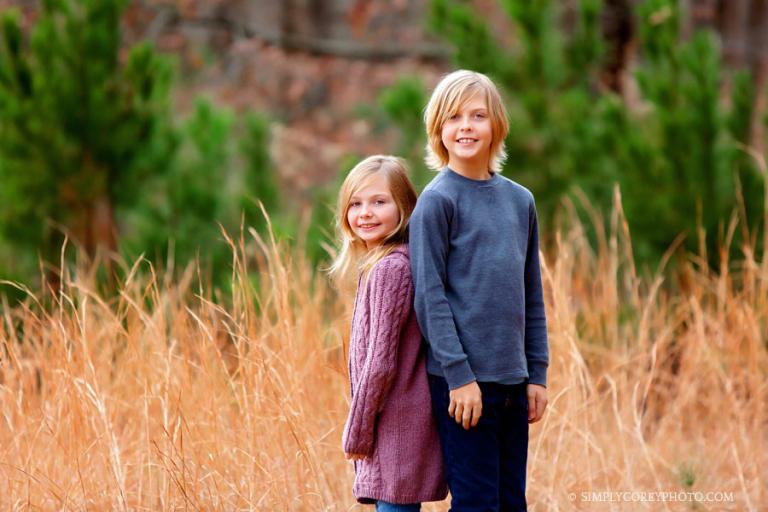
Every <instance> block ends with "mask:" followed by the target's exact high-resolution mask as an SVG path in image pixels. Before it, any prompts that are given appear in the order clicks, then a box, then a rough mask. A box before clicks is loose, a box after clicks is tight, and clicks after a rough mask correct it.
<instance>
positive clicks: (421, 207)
mask: <svg viewBox="0 0 768 512" xmlns="http://www.w3.org/2000/svg"><path fill="white" fill-rule="evenodd" d="M451 217H452V207H451V204H450V202H449V201H448V200H447V199H445V198H444V197H443V196H442V195H441V194H439V193H438V192H435V191H432V190H427V191H424V193H422V195H421V197H419V200H418V202H417V203H416V209H415V210H414V212H413V215H412V216H411V221H410V224H409V248H410V254H411V271H412V273H413V284H414V290H415V298H414V309H415V310H416V318H417V319H418V322H419V327H420V329H421V332H422V334H423V335H424V338H425V339H426V340H427V343H429V345H430V348H431V349H432V354H433V355H434V356H435V359H436V360H437V361H438V362H439V363H440V366H441V367H442V369H443V376H444V377H445V380H446V381H447V382H448V387H449V388H450V389H456V388H458V387H460V386H463V385H465V384H468V383H470V382H472V381H474V380H476V378H475V374H474V373H473V372H472V368H471V367H470V366H469V360H468V358H467V354H466V353H465V352H464V347H463V346H462V344H461V340H460V339H459V335H458V332H457V330H456V324H455V322H454V317H453V312H452V311H451V306H450V304H449V303H448V299H447V298H446V293H445V290H446V285H447V280H446V265H447V261H448V248H449V244H450V223H451Z"/></svg>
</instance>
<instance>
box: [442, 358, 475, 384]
mask: <svg viewBox="0 0 768 512" xmlns="http://www.w3.org/2000/svg"><path fill="white" fill-rule="evenodd" d="M443 375H444V376H445V381H446V382H447V383H448V389H450V390H454V389H456V388H460V387H461V386H465V385H467V384H469V383H470V382H473V381H476V380H477V377H475V373H474V372H473V371H472V368H470V366H469V361H467V360H466V359H465V360H464V361H460V362H458V363H455V364H452V365H450V366H444V367H443Z"/></svg>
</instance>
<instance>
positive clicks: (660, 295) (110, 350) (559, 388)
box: [0, 208, 768, 511]
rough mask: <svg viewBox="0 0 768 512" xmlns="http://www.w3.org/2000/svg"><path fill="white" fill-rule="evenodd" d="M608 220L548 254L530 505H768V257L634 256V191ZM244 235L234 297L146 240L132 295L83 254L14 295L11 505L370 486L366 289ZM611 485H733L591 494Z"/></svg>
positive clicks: (231, 502) (292, 504)
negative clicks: (361, 338)
mask: <svg viewBox="0 0 768 512" xmlns="http://www.w3.org/2000/svg"><path fill="white" fill-rule="evenodd" d="M610 226H611V228H610V229H609V231H608V233H606V234H605V235H604V236H602V237H600V239H599V240H600V243H599V248H598V250H597V251H593V249H591V248H590V246H589V244H588V243H587V239H586V236H585V233H584V229H583V227H582V226H581V225H579V224H574V225H573V226H571V227H570V228H568V229H567V230H564V231H562V232H560V233H558V234H557V236H556V248H555V250H554V251H553V253H552V255H551V256H550V257H547V258H546V260H545V261H546V263H545V265H544V268H543V277H544V283H545V287H546V300H547V313H548V320H549V331H550V343H551V347H550V350H551V366H550V372H549V376H550V377H549V397H550V405H549V409H548V411H547V413H546V415H545V418H544V419H543V420H542V421H541V422H540V423H538V424H536V425H534V426H533V427H532V429H531V441H530V451H529V453H530V455H529V465H528V467H529V485H528V497H529V503H530V509H531V510H572V509H579V510H761V509H762V510H765V506H766V505H765V503H766V500H768V492H767V490H766V481H767V480H768V479H767V478H766V477H767V476H768V473H767V472H766V471H767V470H768V450H767V449H766V448H767V447H766V432H768V415H767V414H766V396H767V393H766V373H768V370H767V369H768V364H767V363H768V357H767V350H766V334H767V332H768V258H766V257H765V256H764V255H763V256H762V259H760V260H758V259H757V258H756V256H755V255H754V253H753V252H752V250H751V249H750V248H749V247H744V248H743V249H744V251H743V253H744V255H743V258H741V259H739V260H738V261H728V260H727V259H724V261H723V265H722V267H721V268H720V269H719V271H717V272H712V271H709V270H707V269H706V267H705V266H704V265H702V264H700V262H699V260H700V257H696V256H692V257H690V258H689V259H688V260H687V261H685V262H682V263H681V265H680V269H681V270H680V271H679V273H678V274H677V275H678V276H681V277H680V278H679V279H678V280H679V283H680V284H679V285H676V286H667V283H665V281H664V278H663V277H661V276H662V275H663V273H662V274H659V275H657V276H656V277H651V278H642V277H640V276H638V273H637V271H636V270H635V268H634V264H633V261H632V258H631V256H630V254H631V248H630V239H629V235H628V232H627V229H626V223H625V222H624V220H623V217H622V215H621V210H620V208H617V209H616V210H615V212H614V214H613V216H612V218H611V222H610ZM732 229H736V228H735V224H732ZM231 244H232V248H233V259H232V263H233V274H232V280H233V289H234V292H233V293H232V296H231V297H229V298H228V300H227V301H226V302H227V303H231V305H229V306H227V307H221V306H219V305H217V303H214V302H213V301H211V300H210V295H207V293H208V292H206V291H204V290H203V291H201V290H200V289H199V287H198V285H197V281H196V276H195V273H194V271H193V270H189V271H188V272H187V273H186V274H185V275H184V276H183V278H181V279H180V280H178V281H177V282H170V280H169V279H168V278H167V277H163V276H158V275H156V274H155V273H154V270H153V269H152V267H151V265H149V264H148V263H147V262H146V261H143V260H142V261H138V262H136V264H135V265H134V266H133V267H132V269H130V270H129V272H128V277H127V278H126V279H125V280H124V282H123V283H122V284H121V289H120V292H119V295H118V296H117V297H116V298H113V299H106V298H105V297H104V296H102V295H101V294H99V293H97V292H96V291H95V289H96V288H95V286H94V285H93V278H92V272H91V273H89V272H88V271H87V269H82V270H79V271H77V272H75V273H73V274H65V275H64V276H63V279H62V288H61V290H60V291H59V292H58V293H57V294H56V295H54V296H48V297H42V296H41V297H35V296H34V295H32V294H30V296H29V299H28V300H27V301H26V303H25V304H24V305H23V306H19V307H14V308H9V307H8V306H7V305H6V306H4V307H3V310H2V322H0V338H1V339H2V344H3V347H2V366H1V367H0V379H1V381H0V382H1V385H0V414H1V415H2V419H1V420H0V508H2V509H3V510H17V509H18V510H108V509H114V510H177V509H178V510H248V509H250V510H269V511H271V510H307V511H315V510H328V511H336V510H350V509H355V508H357V507H358V506H356V505H355V503H354V501H353V499H352V497H351V494H350V488H351V482H352V468H351V466H350V465H349V464H348V463H347V462H346V461H345V460H344V457H343V454H342V452H341V448H340V437H341V429H342V426H343V422H344V419H345V415H346V409H347V393H348V387H347V386H348V385H347V380H346V365H345V359H344V352H345V348H346V347H345V343H346V339H347V332H348V321H349V315H348V306H347V304H348V302H349V301H348V300H345V299H344V298H339V297H338V296H337V294H336V293H335V292H333V291H332V290H331V288H330V287H329V286H328V284H327V282H326V279H325V277H324V275H322V274H321V273H318V272H316V271H315V269H313V268H312V267H311V265H310V263H309V262H308V261H307V260H306V259H305V258H304V257H303V256H302V254H301V251H290V250H289V249H287V248H286V247H284V246H282V245H281V244H279V243H276V242H275V241H274V240H269V241H266V242H262V241H261V240H260V239H259V238H258V237H257V236H255V235H253V234H252V233H251V234H249V235H248V236H246V237H244V238H242V237H241V239H240V240H238V241H232V242H231ZM767 246H768V245H767ZM723 254H727V252H724V253H723ZM247 267H250V268H247ZM254 270H258V276H259V282H260V283H259V286H258V287H256V286H254V284H253V283H252V282H251V281H249V278H248V272H252V271H254ZM6 284H7V283H6ZM669 290H681V291H677V292H670V291H669ZM44 300H45V301H48V302H50V304H48V305H45V304H41V303H40V302H39V301H44ZM217 302H224V301H217ZM491 314H492V312H489V315H491ZM603 491H613V492H621V491H636V492H651V491H675V492H678V491H691V492H697V491H698V492H703V493H705V492H725V493H731V496H732V498H733V501H728V502H703V503H699V504H693V503H691V502H680V501H677V502H666V503H660V502H658V501H657V502H647V501H646V502H642V501H621V500H622V499H633V496H631V495H629V496H623V497H622V496H618V497H616V496H613V495H611V496H609V497H612V498H613V499H619V501H614V502H611V503H607V502H602V503H599V502H595V501H594V499H598V498H599V497H600V496H603V498H604V499H607V497H606V496H604V495H592V494H589V493H599V492H603ZM727 497H728V496H726V498H727ZM634 498H637V499H640V498H641V496H639V495H635V497H634ZM426 508H427V510H447V504H446V503H442V504H432V505H430V506H428V507H426ZM358 509H362V507H360V508H358Z"/></svg>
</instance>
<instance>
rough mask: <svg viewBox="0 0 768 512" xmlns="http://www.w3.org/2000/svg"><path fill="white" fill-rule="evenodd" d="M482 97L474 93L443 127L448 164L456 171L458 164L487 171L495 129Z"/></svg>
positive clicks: (442, 134) (443, 139)
mask: <svg viewBox="0 0 768 512" xmlns="http://www.w3.org/2000/svg"><path fill="white" fill-rule="evenodd" d="M483 96H484V95H482V94H475V96H474V97H472V98H470V100H469V101H467V102H465V103H464V104H463V105H462V106H461V107H460V108H459V110H458V111H457V112H456V113H455V114H454V115H453V116H451V117H450V118H449V119H447V120H446V121H445V123H444V124H443V129H442V133H441V136H442V141H443V145H444V146H445V148H446V149H447V150H448V165H449V166H450V167H451V168H453V169H455V166H456V165H459V166H461V167H467V166H471V167H473V168H475V167H476V168H482V170H487V169H488V165H489V162H490V158H491V142H492V141H493V129H492V127H491V118H490V113H489V112H488V105H487V102H486V101H485V98H484V97H483Z"/></svg>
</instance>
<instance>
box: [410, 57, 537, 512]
mask: <svg viewBox="0 0 768 512" xmlns="http://www.w3.org/2000/svg"><path fill="white" fill-rule="evenodd" d="M424 120H425V124H426V128H427V135H428V143H427V163H428V165H429V166H430V167H431V168H433V169H435V170H438V171H440V173H439V174H438V175H437V176H436V177H435V178H434V179H433V180H432V182H431V183H430V184H429V185H428V186H427V187H426V188H425V190H424V192H423V193H422V195H421V197H420V198H419V200H418V203H417V205H416V209H415V210H414V212H413V216H412V218H411V221H410V228H409V229H410V242H409V245H410V252H411V267H412V272H413V281H414V286H415V304H414V306H415V310H416V315H417V318H418V322H419V326H420V327H421V331H422V333H423V335H424V338H425V340H426V341H427V348H428V355H427V371H428V373H429V381H430V391H431V396H432V406H433V412H434V414H435V418H436V420H437V425H438V432H439V434H440V440H441V445H442V450H443V459H444V463H445V468H446V476H447V480H448V487H449V489H450V491H451V496H452V503H451V506H452V508H451V510H453V511H458V512H466V511H481V510H482V511H498V510H504V511H507V510H526V501H525V473H526V461H527V453H528V424H529V423H535V422H536V421H539V420H540V419H541V417H542V415H543V413H544V409H545V407H546V404H547V392H546V372H547V366H548V362H549V358H548V348H547V330H546V318H545V312H544V300H543V291H542V284H541V269H540V266H539V247H538V245H539V244H538V223H537V217H536V208H535V204H534V200H533V196H532V195H531V193H530V192H529V191H528V190H527V189H525V188H524V187H522V186H520V185H518V184H517V183H515V182H513V181H512V180H509V179H507V178H504V177H502V176H500V175H499V174H498V173H499V171H500V169H501V164H502V162H503V161H504V158H505V156H506V155H505V151H504V139H505V137H506V135H507V133H508V131H509V125H508V122H507V117H506V111H505V109H504V105H503V103H502V101H501V97H500V95H499V92H498V90H497V88H496V86H495V85H494V84H493V82H491V80H490V79H489V78H488V77H486V76H485V75H482V74H480V73H475V72H472V71H466V70H460V71H456V72H454V73H451V74H449V75H448V76H446V77H445V78H443V80H442V81H441V82H440V83H439V84H438V86H437V87H436V88H435V91H434V92H433V94H432V97H431V99H430V101H429V104H428V105H427V108H426V111H425V115H424Z"/></svg>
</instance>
